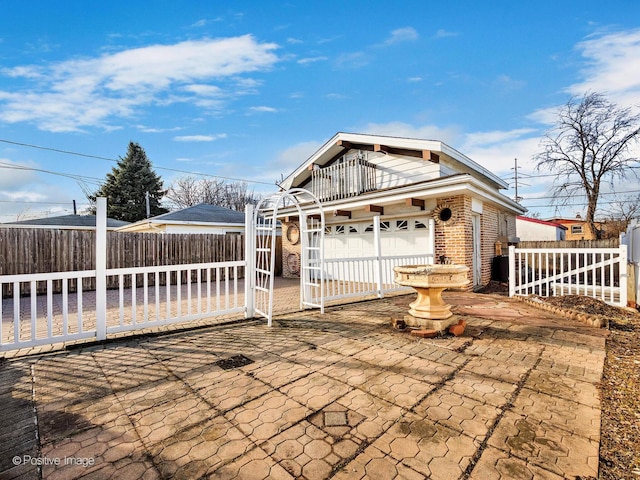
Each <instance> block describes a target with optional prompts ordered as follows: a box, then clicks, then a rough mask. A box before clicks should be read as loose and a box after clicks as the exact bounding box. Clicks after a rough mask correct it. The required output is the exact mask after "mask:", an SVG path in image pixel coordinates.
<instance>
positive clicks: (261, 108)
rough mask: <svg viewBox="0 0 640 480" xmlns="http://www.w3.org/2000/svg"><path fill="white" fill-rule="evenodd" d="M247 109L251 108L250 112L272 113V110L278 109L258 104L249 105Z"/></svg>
mask: <svg viewBox="0 0 640 480" xmlns="http://www.w3.org/2000/svg"><path fill="white" fill-rule="evenodd" d="M249 110H251V111H252V112H255V113H274V112H277V111H278V109H277V108H273V107H267V106H266V105H260V106H257V107H251V108H249Z"/></svg>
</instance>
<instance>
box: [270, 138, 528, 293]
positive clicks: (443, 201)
mask: <svg viewBox="0 0 640 480" xmlns="http://www.w3.org/2000/svg"><path fill="white" fill-rule="evenodd" d="M280 187H281V188H282V189H283V190H287V189H290V188H296V187H297V188H304V189H307V190H309V191H311V192H312V193H314V195H315V196H316V197H317V198H318V199H319V200H320V202H321V203H322V205H323V209H324V212H325V223H326V228H325V237H324V238H325V244H324V255H325V258H339V257H358V256H371V255H374V251H373V249H374V245H373V229H372V218H373V216H374V215H380V217H381V227H382V232H381V244H382V250H383V252H382V253H383V255H407V254H413V253H434V255H435V257H434V258H435V259H436V262H437V261H438V259H439V258H440V257H441V256H446V257H448V259H449V260H450V261H451V262H452V263H458V264H463V265H467V266H469V267H470V273H469V279H470V280H471V282H472V283H471V285H472V286H476V287H477V286H481V285H484V284H487V283H488V282H489V281H490V279H491V262H492V259H493V257H494V256H495V243H496V242H497V241H500V242H502V244H503V245H505V246H506V245H507V243H509V242H510V241H514V240H515V238H514V237H515V235H516V221H515V219H516V216H517V215H522V214H523V213H524V212H525V209H524V208H523V207H522V206H520V205H519V204H518V203H516V202H514V201H513V200H511V199H510V198H508V197H507V196H505V195H503V194H502V193H501V192H500V190H503V189H506V188H508V185H507V183H505V182H504V181H503V180H502V179H500V178H499V177H498V176H497V175H494V174H493V173H491V172H490V171H488V170H487V169H486V168H483V167H482V166H480V165H479V164H477V163H476V162H474V161H473V160H471V159H470V158H468V157H466V156H465V155H463V154H462V153H460V152H458V151H457V150H454V149H453V148H451V147H449V146H448V145H446V144H444V143H442V142H440V141H434V140H419V139H411V138H397V137H386V136H377V135H363V134H350V133H338V134H336V135H335V136H334V137H333V138H331V139H330V140H329V141H328V142H327V143H325V144H324V145H323V146H322V147H321V148H320V149H319V150H318V151H317V152H315V153H314V154H313V155H311V157H309V158H308V159H307V160H305V161H304V162H303V163H302V165H300V166H299V167H298V168H297V169H296V170H295V171H293V172H292V173H291V174H290V175H288V176H287V177H286V178H285V179H284V180H283V181H282V183H281V184H280ZM431 219H433V220H434V221H435V222H434V223H433V224H434V226H433V227H432V228H433V230H435V231H430V230H431V229H430V228H429V225H430V224H431V223H432V222H430V220H431ZM292 227H293V228H295V229H298V228H299V227H298V226H297V225H296V223H295V221H291V222H284V223H283V233H285V234H284V235H283V250H284V252H283V256H284V257H285V258H287V257H288V256H289V255H291V254H292V253H296V252H297V254H299V251H300V246H299V245H295V242H290V241H289V238H288V237H289V235H287V234H286V232H287V231H288V229H289V228H292ZM432 246H434V247H435V252H429V251H428V250H429V249H430V248H432ZM284 270H285V271H284V272H283V274H284V275H285V276H294V275H291V273H292V272H287V268H286V262H285V268H284Z"/></svg>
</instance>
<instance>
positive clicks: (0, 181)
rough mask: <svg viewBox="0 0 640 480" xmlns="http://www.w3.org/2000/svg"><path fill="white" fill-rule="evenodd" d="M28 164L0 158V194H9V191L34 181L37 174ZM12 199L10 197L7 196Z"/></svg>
mask: <svg viewBox="0 0 640 480" xmlns="http://www.w3.org/2000/svg"><path fill="white" fill-rule="evenodd" d="M29 168H32V167H31V166H29V165H24V164H21V163H17V162H13V161H11V160H9V159H6V158H0V194H4V195H9V194H10V193H11V192H13V191H16V190H19V189H21V188H23V186H24V185H25V184H27V183H31V182H34V181H36V179H37V174H36V172H34V171H33V170H29ZM8 198H9V199H13V198H12V197H8Z"/></svg>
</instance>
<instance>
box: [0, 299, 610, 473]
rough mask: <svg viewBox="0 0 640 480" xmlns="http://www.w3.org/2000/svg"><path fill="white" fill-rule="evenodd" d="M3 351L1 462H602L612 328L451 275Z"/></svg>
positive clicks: (406, 467) (395, 469)
mask: <svg viewBox="0 0 640 480" xmlns="http://www.w3.org/2000/svg"><path fill="white" fill-rule="evenodd" d="M445 299H446V300H447V301H449V302H450V303H452V304H454V312H456V313H457V314H460V315H462V316H464V318H465V319H466V320H467V322H468V325H467V328H466V330H465V332H464V334H463V335H461V336H459V337H453V336H448V337H443V338H436V339H417V338H414V337H412V336H410V335H409V334H408V333H405V332H400V331H397V330H393V329H392V328H391V325H390V319H391V317H398V316H402V315H404V313H405V312H406V308H407V304H408V303H409V302H410V301H411V300H413V295H410V296H401V297H392V298H385V299H382V300H373V301H367V302H361V303H354V304H349V305H344V306H338V307H330V308H327V310H326V312H325V315H320V313H319V312H318V311H306V312H301V313H290V314H286V315H280V316H278V317H276V318H275V319H274V325H273V327H272V328H269V327H267V326H266V324H265V322H264V321H262V320H251V321H246V322H242V323H236V324H229V325H214V326H209V327H205V328H198V329H194V330H191V331H182V332H173V333H167V334H164V335H158V336H152V337H139V338H135V339H119V340H117V341H114V342H110V343H106V344H103V345H93V346H85V347H80V348H77V349H75V350H71V351H62V352H51V353H47V354H41V355H33V356H26V357H21V358H14V359H5V360H3V361H2V362H0V409H1V414H0V451H1V454H0V478H2V479H7V478H29V479H31V478H34V479H36V478H45V479H75V478H86V479H107V478H114V479H137V478H141V479H153V478H167V479H168V478H185V479H198V478H213V479H235V478H237V479H264V478H273V479H280V478H281V479H290V478H303V479H309V480H310V479H324V478H336V479H364V478H371V479H376V478H380V479H394V478H408V479H412V478H416V479H418V478H434V479H458V478H462V479H466V478H471V479H500V478H501V479H520V478H523V479H524V478H543V479H555V478H558V479H559V478H575V477H581V478H589V477H594V478H595V477H597V474H598V449H599V438H600V402H599V398H598V390H597V383H598V382H599V380H600V377H601V374H602V368H603V362H604V356H605V335H606V331H605V330H599V329H595V328H590V327H586V326H584V325H583V324H581V323H578V322H575V321H572V320H567V319H560V318H558V317H557V316H555V315H553V314H551V313H549V312H543V311H539V310H537V309H535V308H534V307H532V306H529V305H527V304H524V303H522V302H517V301H514V300H510V299H508V298H505V297H500V296H497V295H479V294H472V293H460V292H449V293H445Z"/></svg>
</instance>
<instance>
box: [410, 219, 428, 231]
mask: <svg viewBox="0 0 640 480" xmlns="http://www.w3.org/2000/svg"><path fill="white" fill-rule="evenodd" d="M414 222H415V223H414V224H413V228H414V230H424V229H425V228H427V225H426V224H425V223H424V222H421V221H420V220H414Z"/></svg>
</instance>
